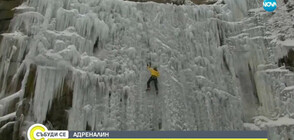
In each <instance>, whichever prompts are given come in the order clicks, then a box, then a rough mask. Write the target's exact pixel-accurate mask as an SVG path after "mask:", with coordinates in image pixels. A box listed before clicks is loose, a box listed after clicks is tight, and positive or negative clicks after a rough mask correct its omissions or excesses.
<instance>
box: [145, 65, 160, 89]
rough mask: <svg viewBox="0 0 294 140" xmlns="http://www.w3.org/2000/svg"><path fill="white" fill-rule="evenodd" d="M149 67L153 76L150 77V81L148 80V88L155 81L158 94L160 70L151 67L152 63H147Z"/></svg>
mask: <svg viewBox="0 0 294 140" xmlns="http://www.w3.org/2000/svg"><path fill="white" fill-rule="evenodd" d="M147 68H148V70H149V71H150V73H151V77H150V78H149V80H148V82H147V90H146V91H148V90H150V83H151V82H152V81H153V82H154V86H155V90H156V94H158V86H157V77H159V72H158V71H157V68H156V67H154V68H151V63H149V64H147Z"/></svg>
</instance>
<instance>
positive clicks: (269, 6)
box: [263, 0, 277, 12]
mask: <svg viewBox="0 0 294 140" xmlns="http://www.w3.org/2000/svg"><path fill="white" fill-rule="evenodd" d="M263 8H264V10H265V11H268V12H273V11H275V10H276V8H277V2H276V0H264V1H263Z"/></svg>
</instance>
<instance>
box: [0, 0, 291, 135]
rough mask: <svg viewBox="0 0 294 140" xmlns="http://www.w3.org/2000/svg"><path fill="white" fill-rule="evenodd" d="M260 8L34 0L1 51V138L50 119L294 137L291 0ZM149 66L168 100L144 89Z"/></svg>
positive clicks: (70, 124) (59, 124) (237, 0)
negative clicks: (268, 8) (155, 70)
mask: <svg viewBox="0 0 294 140" xmlns="http://www.w3.org/2000/svg"><path fill="white" fill-rule="evenodd" d="M261 5H262V3H260V2H259V0H224V1H223V2H219V3H216V4H213V5H180V6H178V5H173V4H159V3H154V2H147V3H138V2H130V1H123V0H84V1H83V0H28V1H25V2H24V3H23V4H22V5H21V6H19V7H17V8H16V12H17V13H18V14H17V15H16V16H15V17H14V18H13V20H12V22H11V31H10V33H6V34H3V36H4V38H3V41H2V42H1V46H0V91H1V92H0V128H1V129H0V136H1V135H6V134H11V136H7V138H8V139H11V138H12V139H13V140H19V139H24V137H25V133H26V132H25V131H26V130H27V129H28V127H29V126H30V125H32V124H34V123H42V124H44V125H46V126H47V127H48V128H49V129H69V130H154V131H158V130H268V131H269V132H270V133H269V137H270V138H271V139H272V140H277V139H294V135H293V133H294V131H293V130H294V128H293V127H294V126H293V123H291V122H293V121H294V118H293V117H294V116H293V113H294V108H293V104H294V98H293V97H294V95H293V94H294V93H293V89H294V88H293V86H294V82H293V80H294V79H293V78H294V74H293V73H292V72H291V71H289V70H288V69H286V67H284V66H282V65H283V64H286V66H292V65H291V64H290V63H292V61H289V59H291V58H292V57H293V56H292V52H291V51H289V50H291V49H292V48H293V47H294V46H293V44H292V42H293V37H294V32H293V21H292V20H293V19H292V18H291V16H292V15H293V14H294V13H293V12H294V11H293V10H291V7H292V5H293V2H292V1H287V2H285V1H278V5H280V6H279V8H278V9H277V11H276V12H274V13H268V12H265V11H264V10H263V9H262V8H261V7H262V6H261ZM289 7H290V8H289ZM281 58H285V59H284V61H285V62H283V61H282V60H283V59H281ZM286 61H287V62H286ZM148 62H152V65H153V66H157V67H158V69H159V71H160V73H161V76H160V77H159V79H158V80H159V95H155V91H154V89H151V91H150V92H147V93H146V91H145V89H146V82H147V80H148V78H149V76H150V74H149V72H148V71H147V69H146V64H147V63H148ZM278 62H279V63H278ZM12 126H13V129H12Z"/></svg>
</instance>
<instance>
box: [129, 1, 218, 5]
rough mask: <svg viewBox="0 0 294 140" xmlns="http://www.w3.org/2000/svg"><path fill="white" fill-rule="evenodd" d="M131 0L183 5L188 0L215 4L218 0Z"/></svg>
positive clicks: (195, 2) (196, 2)
mask: <svg viewBox="0 0 294 140" xmlns="http://www.w3.org/2000/svg"><path fill="white" fill-rule="evenodd" d="M129 1H135V2H147V1H153V2H157V3H173V4H178V5H182V4H185V3H187V2H188V1H191V2H193V3H194V4H213V3H215V2H217V0H129Z"/></svg>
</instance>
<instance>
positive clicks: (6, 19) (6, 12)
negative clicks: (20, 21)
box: [0, 0, 22, 34]
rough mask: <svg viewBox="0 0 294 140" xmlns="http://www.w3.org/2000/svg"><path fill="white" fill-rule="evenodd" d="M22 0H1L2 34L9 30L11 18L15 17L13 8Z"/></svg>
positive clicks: (0, 21) (0, 32)
mask: <svg viewBox="0 0 294 140" xmlns="http://www.w3.org/2000/svg"><path fill="white" fill-rule="evenodd" d="M21 2H22V0H0V25H1V26H0V34H2V33H4V32H7V30H8V26H9V23H10V20H11V19H12V18H13V15H14V11H13V10H12V9H13V8H15V7H17V6H18V5H19V4H20V3H21Z"/></svg>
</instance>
